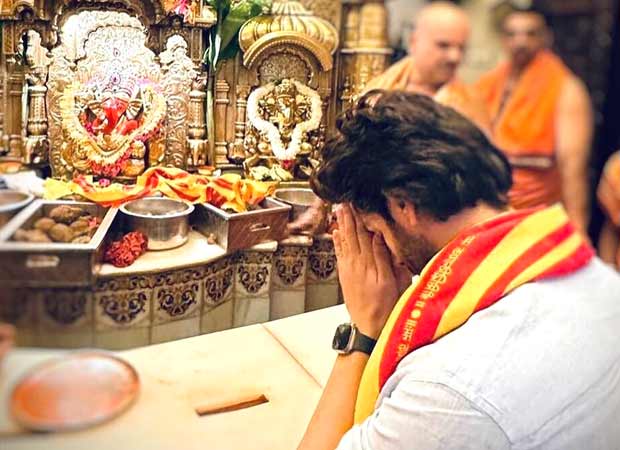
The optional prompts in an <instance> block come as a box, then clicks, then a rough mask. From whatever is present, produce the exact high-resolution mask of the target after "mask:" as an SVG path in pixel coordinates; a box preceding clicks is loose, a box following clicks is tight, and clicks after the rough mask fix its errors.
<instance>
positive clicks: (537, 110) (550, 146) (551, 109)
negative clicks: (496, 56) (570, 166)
mask: <svg viewBox="0 0 620 450" xmlns="http://www.w3.org/2000/svg"><path fill="white" fill-rule="evenodd" d="M510 71H511V65H510V62H508V61H506V62H503V63H501V64H500V65H499V66H497V67H496V68H495V69H493V70H492V71H491V72H489V73H487V74H486V75H484V76H483V77H482V78H481V79H480V80H479V81H478V83H476V88H477V89H478V90H479V92H480V94H481V95H482V97H483V99H484V101H485V102H486V104H487V108H488V110H489V112H490V113H491V118H492V121H493V138H494V141H495V144H496V145H497V146H498V147H499V148H500V149H502V150H503V151H504V152H505V153H506V155H508V157H509V159H511V162H513V163H514V164H515V165H516V167H515V168H514V173H513V181H514V185H513V189H512V190H511V192H510V198H511V203H512V205H513V206H514V207H516V208H524V207H531V206H540V205H550V204H553V203H555V202H557V201H559V200H560V199H561V194H562V192H561V185H560V177H559V173H558V171H557V167H556V165H555V160H554V153H555V141H556V139H555V117H556V108H557V104H558V100H559V97H560V94H561V92H562V86H563V84H564V81H565V80H566V79H567V77H569V76H570V74H571V72H570V71H569V69H568V68H567V67H566V66H565V65H564V64H563V63H562V61H561V60H560V59H559V58H558V57H557V56H555V55H554V54H553V53H551V52H549V51H546V50H544V51H540V52H539V53H538V55H537V56H536V57H535V58H534V60H533V61H532V62H531V63H530V64H529V66H528V67H527V68H526V69H525V71H524V72H523V74H522V75H521V77H520V78H519V80H518V81H517V83H516V85H515V87H514V89H513V91H512V93H511V95H510V97H509V98H508V99H507V100H506V102H505V104H504V106H503V108H502V109H501V110H500V108H501V103H502V97H503V96H504V91H505V87H506V83H507V81H508V77H509V75H510ZM528 161H529V162H530V163H528ZM528 164H532V167H531V168H528V167H527V165H528ZM520 166H526V167H525V168H524V167H520ZM536 166H539V167H538V168H536Z"/></svg>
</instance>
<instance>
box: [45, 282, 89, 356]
mask: <svg viewBox="0 0 620 450" xmlns="http://www.w3.org/2000/svg"><path fill="white" fill-rule="evenodd" d="M39 293H40V299H39V301H37V304H36V310H37V316H38V318H39V332H40V333H42V334H45V333H49V332H55V333H57V334H58V333H69V332H71V333H77V332H78V331H79V332H82V333H84V332H91V333H92V329H93V322H94V321H93V294H92V293H91V292H90V290H87V289H73V288H68V289H42V290H41V291H40V292H39ZM91 344H92V342H90V343H85V344H84V345H91Z"/></svg>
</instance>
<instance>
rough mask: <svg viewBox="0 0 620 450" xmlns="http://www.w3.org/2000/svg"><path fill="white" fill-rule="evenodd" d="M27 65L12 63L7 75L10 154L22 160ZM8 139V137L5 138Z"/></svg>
mask: <svg viewBox="0 0 620 450" xmlns="http://www.w3.org/2000/svg"><path fill="white" fill-rule="evenodd" d="M25 69H26V67H25V66H23V65H21V64H17V63H11V64H9V67H8V75H7V80H6V82H7V98H6V103H5V104H6V109H5V111H6V113H7V114H6V115H5V117H4V127H5V128H4V130H5V135H6V136H7V138H8V154H7V155H6V156H8V157H9V158H11V159H16V160H21V159H22V154H23V147H24V143H23V134H22V133H23V129H22V125H23V124H22V96H23V89H24V83H25V77H26V70H25ZM5 139H6V138H5Z"/></svg>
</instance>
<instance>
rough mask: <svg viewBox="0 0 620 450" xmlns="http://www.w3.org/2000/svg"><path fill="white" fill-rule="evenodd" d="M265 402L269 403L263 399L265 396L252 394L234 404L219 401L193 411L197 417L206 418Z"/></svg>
mask: <svg viewBox="0 0 620 450" xmlns="http://www.w3.org/2000/svg"><path fill="white" fill-rule="evenodd" d="M267 402H269V399H268V398H267V397H265V394H254V395H249V396H247V397H245V398H241V399H239V400H237V401H236V402H235V403H230V401H221V402H219V403H215V404H211V405H203V406H197V407H195V408H194V410H195V411H196V414H198V415H199V416H207V415H209V414H218V413H222V412H229V411H238V410H240V409H245V408H251V407H252V406H257V405H262V404H263V403H267Z"/></svg>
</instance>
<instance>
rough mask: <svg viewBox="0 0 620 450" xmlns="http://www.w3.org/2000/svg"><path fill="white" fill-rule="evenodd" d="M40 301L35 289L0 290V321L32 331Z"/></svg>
mask: <svg viewBox="0 0 620 450" xmlns="http://www.w3.org/2000/svg"><path fill="white" fill-rule="evenodd" d="M40 299H41V292H40V291H38V290H35V289H5V288H3V289H0V321H2V322H8V323H12V324H13V325H16V326H17V327H18V329H20V330H21V329H31V330H33V331H34V328H35V326H36V322H37V311H36V306H37V304H38V303H39V302H40Z"/></svg>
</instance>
